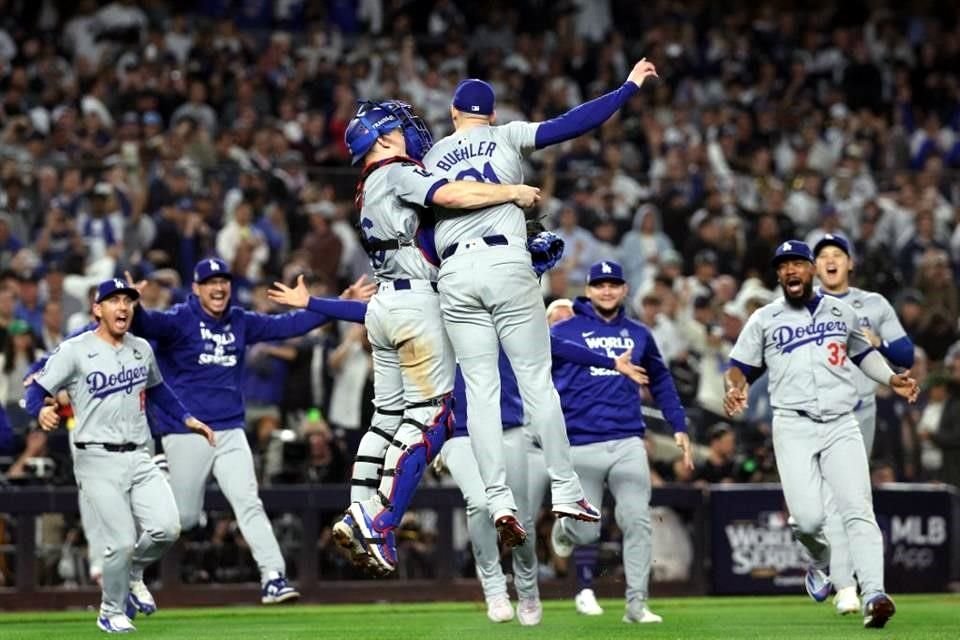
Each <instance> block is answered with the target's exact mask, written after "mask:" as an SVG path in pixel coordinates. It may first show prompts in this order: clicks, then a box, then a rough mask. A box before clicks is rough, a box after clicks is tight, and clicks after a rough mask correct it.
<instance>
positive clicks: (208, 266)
mask: <svg viewBox="0 0 960 640" xmlns="http://www.w3.org/2000/svg"><path fill="white" fill-rule="evenodd" d="M210 278H226V279H227V280H233V274H232V273H230V267H228V266H227V263H226V262H224V261H223V260H221V259H220V258H204V259H203V260H201V261H200V262H198V263H197V266H195V267H194V268H193V281H194V282H196V283H197V284H200V283H201V282H204V281H206V280H209V279H210Z"/></svg>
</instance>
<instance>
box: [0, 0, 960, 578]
mask: <svg viewBox="0 0 960 640" xmlns="http://www.w3.org/2000/svg"><path fill="white" fill-rule="evenodd" d="M474 4H475V5H476V6H474ZM867 5H869V6H871V7H873V8H871V9H868V8H867ZM0 6H2V8H3V12H2V16H3V17H2V18H0V345H2V349H0V404H2V406H3V408H4V409H5V423H4V426H0V460H2V461H4V462H0V471H2V473H0V478H3V480H0V482H3V481H5V482H13V483H29V482H52V483H70V482H72V478H71V471H70V462H69V454H68V447H67V446H66V436H65V435H64V434H63V433H59V434H52V435H48V434H45V433H43V432H40V431H37V430H35V429H32V428H31V424H30V421H29V419H28V416H27V415H26V413H25V412H24V411H23V409H22V408H21V407H20V401H21V400H22V397H23V386H22V384H21V380H22V378H23V375H24V372H25V371H26V370H27V368H28V367H29V365H30V363H32V362H33V361H34V360H35V359H36V358H38V357H39V356H40V354H41V353H42V352H43V351H45V350H49V349H52V348H53V347H54V346H55V345H56V344H57V343H58V341H60V340H61V339H62V337H63V336H64V335H66V334H67V333H69V332H70V331H71V330H73V329H75V328H77V327H79V326H82V325H84V324H86V322H88V320H89V303H90V291H91V286H92V285H94V284H95V283H97V282H99V281H100V280H102V279H104V278H107V277H112V276H114V275H122V274H123V273H124V272H125V271H127V270H129V271H131V272H132V273H133V274H134V276H135V277H137V278H144V279H146V280H147V281H148V283H149V285H148V287H147V289H146V291H145V293H144V295H143V299H142V304H143V305H144V306H146V307H148V308H152V309H163V308H166V307H168V306H169V305H171V304H173V303H175V302H177V301H180V300H182V299H184V297H185V296H186V295H187V294H188V293H189V286H190V282H191V269H192V267H193V264H194V263H195V261H196V260H197V259H199V258H201V257H204V256H207V255H213V254H216V255H219V256H220V257H222V258H223V259H225V260H226V261H227V262H228V263H229V264H230V265H231V270H232V273H233V274H234V289H233V291H234V296H235V301H236V302H237V303H239V304H243V305H245V306H247V307H249V308H252V309H256V310H260V311H267V312H272V311H277V309H274V307H273V305H272V303H271V302H270V301H269V299H268V298H267V297H266V290H267V288H268V287H269V285H270V284H271V283H272V282H273V281H274V280H283V281H285V282H290V281H292V280H294V279H295V277H296V276H297V275H298V274H301V273H303V274H306V275H307V276H308V280H309V282H310V285H311V289H312V292H313V293H314V294H316V295H322V294H328V295H329V294H334V293H335V292H337V291H339V290H340V289H342V288H343V286H344V285H345V284H346V283H348V282H350V281H352V280H354V279H355V278H357V277H358V276H360V275H362V274H364V273H368V272H369V266H368V264H367V261H366V256H365V254H364V252H363V250H362V248H361V247H360V244H359V241H358V238H357V235H356V233H355V231H354V229H353V227H352V225H351V215H352V212H353V203H352V189H353V183H354V179H355V176H356V171H355V170H354V169H351V168H350V167H349V156H348V154H347V151H346V148H345V146H344V144H343V132H344V128H345V126H346V124H347V122H348V121H349V119H350V118H351V117H352V115H353V113H354V109H355V102H356V100H357V99H358V98H368V99H374V100H375V99H380V98H397V97H399V98H403V99H406V100H408V101H409V102H410V103H411V104H413V105H414V107H415V108H416V110H417V111H418V112H420V113H421V114H423V115H424V117H425V119H426V120H427V122H428V123H429V125H430V127H431V129H432V131H433V135H434V137H435V138H436V137H440V136H442V135H444V134H445V133H447V132H448V131H449V130H450V128H451V127H450V123H449V112H448V106H449V102H450V96H451V95H452V91H453V87H454V86H455V85H456V83H457V82H458V81H459V80H460V79H461V78H463V77H465V76H477V77H482V78H485V79H487V80H489V81H490V82H491V83H492V84H493V85H494V87H495V88H496V90H497V96H498V97H497V100H498V104H497V114H498V121H499V122H501V123H502V122H509V121H511V120H518V119H527V120H533V121H540V120H544V119H547V118H550V117H552V116H555V115H558V114H560V113H562V112H564V111H566V110H567V109H568V108H570V107H572V106H574V105H576V104H579V103H580V102H582V101H583V100H585V99H588V98H590V97H593V96H595V95H599V94H600V93H602V92H604V91H607V90H609V89H611V88H613V87H614V86H616V85H617V84H618V83H619V82H620V81H621V79H622V78H624V77H626V74H627V71H628V69H629V67H630V66H631V65H632V62H633V61H635V60H637V59H639V58H640V57H641V56H646V57H647V58H648V59H650V60H653V61H654V62H655V63H656V65H657V69H658V71H659V76H660V80H659V82H656V83H651V87H652V88H651V89H650V90H647V88H646V87H645V88H644V90H643V91H641V92H640V93H638V95H636V96H635V97H634V98H633V99H632V101H631V102H630V103H629V104H628V105H627V106H626V107H625V108H624V109H623V110H622V112H621V114H620V115H619V116H618V117H615V118H614V119H613V120H611V121H610V122H609V123H608V124H607V125H605V126H604V127H603V128H602V130H600V132H599V133H598V134H597V135H586V136H583V137H581V138H579V139H577V140H574V141H573V142H571V143H569V144H568V145H566V146H564V147H562V148H561V149H560V150H559V151H555V152H540V153H537V154H534V156H532V157H531V158H530V161H529V167H528V168H529V171H528V172H527V175H528V181H529V182H530V183H532V184H538V185H540V186H542V188H543V192H544V198H543V201H542V203H541V206H540V210H539V211H538V212H536V215H539V216H541V217H543V220H544V222H546V223H547V224H548V226H550V227H553V228H555V230H556V231H557V232H558V233H560V235H561V236H562V237H563V238H564V239H565V241H566V247H567V255H566V258H565V259H564V261H563V262H562V263H561V265H560V267H558V268H557V269H555V270H554V271H553V272H551V273H549V274H548V275H547V276H546V277H545V278H544V279H543V286H544V297H545V300H546V301H548V302H549V301H550V300H553V299H556V298H558V297H568V296H573V295H578V294H579V293H580V292H581V290H582V285H583V282H584V278H585V270H586V269H587V267H588V266H589V265H590V264H591V263H593V262H595V261H597V260H600V259H614V260H617V261H619V262H620V263H621V264H622V265H623V267H624V270H625V272H626V276H627V279H628V282H629V284H630V288H631V292H632V298H631V301H632V303H631V310H632V312H633V314H635V316H636V317H638V318H640V319H641V320H642V321H643V322H645V323H646V324H647V325H649V326H650V327H651V328H652V329H653V331H654V334H655V336H656V338H657V341H658V344H659V346H660V348H661V350H662V352H663V353H664V355H665V357H666V358H668V359H669V361H670V364H671V368H672V370H673V372H674V374H675V377H676V380H677V383H678V387H679V389H680V391H681V393H682V396H683V399H684V402H685V406H686V407H687V408H688V415H689V418H690V421H691V430H692V433H693V434H694V435H695V436H696V438H697V440H698V441H699V442H700V443H701V445H702V447H701V455H700V463H699V465H698V468H697V469H696V470H695V471H694V472H693V473H692V474H688V473H684V472H683V471H682V470H681V469H680V465H675V464H672V461H671V460H670V459H669V458H663V459H657V460H656V466H655V468H656V470H657V473H658V476H660V477H661V478H662V479H663V480H664V481H676V482H727V481H731V482H749V481H757V480H775V479H776V471H775V468H774V467H773V462H772V454H771V448H770V447H771V445H770V438H769V424H770V408H769V403H768V402H766V401H765V394H764V390H763V385H762V384H758V385H756V386H755V387H754V392H753V397H752V401H751V407H750V411H749V412H748V414H747V415H746V417H745V418H744V419H743V420H742V421H739V422H731V421H729V420H727V419H726V418H725V417H723V415H722V414H723V410H722V400H723V382H722V372H723V367H724V363H725V361H726V358H727V355H728V353H729V350H730V349H731V347H732V343H733V341H734V340H735V338H736V336H737V335H738V333H739V332H740V330H741V328H742V326H743V323H744V322H745V320H746V318H747V317H748V315H749V313H750V312H751V311H752V310H754V309H755V308H757V307H758V306H761V305H762V304H765V303H766V302H767V301H769V300H771V299H772V297H773V296H775V295H777V294H778V293H777V292H776V291H775V282H774V274H773V273H772V271H771V269H770V268H769V258H770V256H771V255H772V253H773V251H774V248H775V247H776V246H777V245H778V244H779V243H781V242H782V241H784V240H786V239H789V238H801V239H806V240H807V241H808V242H810V243H811V244H812V243H813V242H815V241H816V240H817V239H819V238H820V237H822V236H823V234H825V233H836V234H841V235H844V236H846V237H847V238H848V239H849V240H850V241H851V244H852V245H853V247H854V257H855V271H854V280H855V284H856V285H857V286H861V287H863V288H865V289H869V290H874V291H878V292H880V293H882V294H884V295H885V296H886V297H887V298H888V299H890V300H891V301H893V302H895V306H896V309H897V312H898V314H899V315H900V318H901V321H902V323H903V325H904V326H905V327H906V328H907V330H908V332H909V333H910V334H911V336H912V337H913V339H914V342H915V344H916V345H917V366H916V368H915V369H914V371H913V373H914V376H915V377H916V378H917V379H918V380H919V381H921V382H922V383H923V388H924V392H923V395H922V398H921V401H920V402H919V403H918V404H917V405H914V406H912V407H908V406H907V405H906V404H904V403H902V402H900V401H898V400H895V399H894V398H892V397H885V396H882V395H881V396H880V398H879V402H878V435H877V442H876V446H875V451H874V453H875V456H874V463H875V469H876V470H875V474H876V479H877V481H878V482H879V481H892V480H900V481H920V480H924V481H926V480H933V481H946V482H951V483H953V484H960V342H958V340H960V327H958V317H960V291H958V286H957V281H958V279H957V276H958V274H960V225H958V224H957V223H958V214H960V180H958V175H960V174H958V173H957V171H958V170H960V71H958V70H960V20H958V10H957V7H949V6H946V5H944V6H941V7H940V8H939V9H938V13H936V14H934V13H927V14H921V13H916V14H915V13H914V12H913V11H912V10H911V9H910V8H909V7H907V6H905V5H901V4H899V3H857V2H849V3H847V2H845V3H839V4H834V5H828V4H822V6H819V7H815V8H805V9H789V8H787V9H785V8H784V7H782V6H780V5H779V4H777V5H775V4H774V3H763V2H760V3H747V2H744V3H733V5H732V7H730V6H726V5H724V7H723V8H722V9H721V8H720V7H719V6H713V3H709V2H705V1H703V0H700V1H697V0H694V1H692V2H685V3H682V4H679V3H675V2H667V1H656V2H646V3H635V2H629V1H626V0H570V1H566V2H543V1H542V0H521V1H513V2H495V3H489V4H487V3H483V6H482V8H481V3H454V2H451V1H450V0H424V1H422V2H403V1H401V0H362V1H360V2H332V1H331V2H326V3H306V2H298V1H292V2H284V3H273V2H267V1H254V2H231V1H230V0H203V1H201V2H198V3H182V2H161V1H157V0H153V1H147V2H133V1H132V0H117V1H115V2H110V3H103V2H94V1H93V0H80V1H79V2H78V3H76V4H75V5H74V4H71V3H59V2H54V1H52V0H42V1H39V0H38V1H37V2H32V3H27V2H22V1H17V0H8V1H6V2H0ZM248 365H249V366H248V375H247V379H246V386H245V394H246V398H247V402H248V405H249V411H248V436H249V439H250V442H251V445H252V448H253V450H254V453H255V457H256V460H257V465H258V473H259V475H260V477H261V480H262V483H263V484H265V485H269V484H272V483H291V482H308V483H344V482H345V481H346V479H347V477H348V471H349V465H350V460H351V455H352V451H353V447H354V445H355V443H356V441H357V440H358V439H359V436H360V434H361V433H362V430H363V429H365V428H366V426H367V425H368V424H369V422H370V415H371V411H372V406H371V404H370V398H371V397H372V371H371V363H370V357H369V352H368V345H366V344H365V341H364V335H363V331H362V329H361V328H358V327H351V326H349V325H341V326H338V325H328V326H326V327H322V328H320V329H317V330H315V331H314V332H313V333H311V334H310V335H308V336H306V337H304V338H302V339H297V340H292V341H289V342H283V343H277V344H271V345H258V346H256V347H254V348H252V350H251V353H250V354H249V356H248ZM653 428H654V431H656V429H657V423H656V420H655V419H654V420H653ZM67 528H68V529H69V527H67ZM210 530H211V531H212V532H213V537H214V540H215V543H216V541H220V544H221V546H220V547H215V548H216V549H222V548H223V545H225V544H227V542H229V541H230V540H231V539H233V538H232V537H233V536H237V535H238V534H237V533H236V529H235V527H233V528H231V523H230V521H229V519H222V520H217V521H216V522H214V523H211V525H210ZM70 531H73V533H72V534H69V535H66V536H65V537H64V536H61V537H60V539H61V540H66V542H63V544H64V545H67V544H69V541H70V540H71V535H73V536H76V532H75V531H74V530H72V529H70ZM215 543H211V544H215ZM236 545H239V546H242V541H240V542H238V543H236ZM227 546H229V545H227ZM210 553H214V552H210ZM216 553H221V554H222V555H216ZM216 553H214V556H209V555H208V556H205V557H204V558H201V559H199V560H197V561H196V563H195V564H196V566H197V572H198V575H201V574H202V573H203V572H204V571H207V573H209V571H208V570H207V569H204V567H220V566H226V565H228V564H229V563H228V562H226V561H224V560H223V557H227V556H229V553H227V552H222V551H218V552H216ZM62 564H64V567H66V565H67V564H69V563H63V562H62ZM62 572H67V573H69V571H68V570H67V569H66V568H64V569H63V571H62ZM0 574H2V571H0ZM221 577H222V576H221ZM197 579H201V578H197ZM225 579H226V578H225Z"/></svg>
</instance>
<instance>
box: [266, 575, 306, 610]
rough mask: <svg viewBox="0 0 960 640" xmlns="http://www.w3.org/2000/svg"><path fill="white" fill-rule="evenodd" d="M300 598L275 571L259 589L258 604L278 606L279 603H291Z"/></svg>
mask: <svg viewBox="0 0 960 640" xmlns="http://www.w3.org/2000/svg"><path fill="white" fill-rule="evenodd" d="M299 598H300V592H299V591H297V590H296V589H294V588H293V587H292V586H290V583H289V582H287V578H286V577H285V576H284V575H283V574H282V573H278V572H276V571H274V572H272V573H271V574H270V578H269V579H268V580H267V581H266V582H265V583H264V584H263V587H262V588H261V589H260V602H262V603H263V604H280V603H281V602H292V601H293V600H297V599H299Z"/></svg>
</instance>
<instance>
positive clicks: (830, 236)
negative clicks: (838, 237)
mask: <svg viewBox="0 0 960 640" xmlns="http://www.w3.org/2000/svg"><path fill="white" fill-rule="evenodd" d="M823 239H824V240H833V234H832V233H828V234H826V235H825V236H823Z"/></svg>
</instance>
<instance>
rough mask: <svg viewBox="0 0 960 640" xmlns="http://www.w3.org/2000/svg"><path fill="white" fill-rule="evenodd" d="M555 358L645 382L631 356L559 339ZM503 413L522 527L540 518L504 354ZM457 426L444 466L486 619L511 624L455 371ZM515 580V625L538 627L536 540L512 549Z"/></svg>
mask: <svg viewBox="0 0 960 640" xmlns="http://www.w3.org/2000/svg"><path fill="white" fill-rule="evenodd" d="M550 346H551V355H552V356H553V358H554V360H555V361H557V362H572V363H577V364H579V365H581V366H586V367H595V368H597V369H602V370H604V371H611V372H619V373H620V374H622V375H623V376H626V377H629V378H631V379H632V380H634V381H636V382H637V383H638V384H645V383H646V382H647V378H646V375H645V372H644V371H643V369H642V368H641V367H639V366H637V365H636V364H634V363H632V362H631V360H630V357H631V354H632V351H631V350H629V349H628V350H627V351H625V352H624V353H622V354H620V355H618V356H613V355H611V354H608V353H604V354H598V353H595V352H593V351H591V350H589V349H586V348H584V347H582V346H580V345H579V344H576V343H574V342H570V341H567V340H561V339H559V338H552V339H551V341H550ZM498 367H499V373H500V413H501V419H502V420H503V431H504V435H503V438H504V452H505V454H506V461H507V483H508V486H509V487H510V488H511V490H513V491H514V493H515V495H517V496H518V497H519V498H520V502H519V504H518V506H519V507H520V510H519V513H520V514H521V517H522V518H523V519H524V521H526V522H529V521H532V520H533V519H534V518H536V510H537V509H538V508H539V503H538V504H537V505H528V504H525V498H526V495H527V493H528V489H527V487H528V474H527V471H528V460H527V453H528V451H529V442H528V438H527V437H526V435H525V434H524V432H523V429H520V428H518V427H522V426H523V403H522V401H521V399H520V392H519V390H518V388H517V379H516V376H514V374H513V370H512V369H511V368H510V362H509V360H507V357H506V354H504V353H503V352H502V351H501V352H500V357H499V361H498ZM453 397H454V415H455V416H456V420H455V423H454V425H455V426H454V434H453V437H452V438H451V439H450V440H448V441H447V443H446V444H445V445H444V446H443V451H442V459H443V465H444V466H445V467H446V468H447V469H448V470H449V471H450V475H451V476H452V477H453V479H454V481H455V482H456V483H457V486H458V487H459V488H460V491H461V492H462V493H463V498H464V501H465V503H466V511H467V529H468V531H469V533H470V542H471V544H472V546H473V554H474V558H475V560H476V567H477V577H478V578H479V579H480V584H481V586H482V587H483V594H484V598H485V599H486V602H487V617H488V618H490V620H491V621H493V622H507V621H509V620H512V619H513V608H512V607H511V606H510V597H509V595H508V594H507V582H506V578H505V577H504V575H503V570H502V568H501V566H500V551H499V548H498V546H497V533H496V529H495V528H494V526H493V522H492V520H490V515H489V510H488V508H487V504H486V489H485V486H484V484H483V480H482V479H481V477H480V469H479V466H478V465H477V460H476V458H475V457H474V454H473V448H472V447H471V446H470V434H469V433H468V432H469V421H468V419H467V407H468V406H469V405H468V403H467V399H466V385H465V383H464V379H463V374H462V372H461V371H460V368H459V367H458V368H457V372H456V381H455V383H454V386H453ZM513 566H514V578H515V584H516V588H517V597H518V600H519V602H518V604H517V619H518V620H519V621H520V624H521V625H524V626H532V625H536V624H539V623H540V620H541V618H542V616H543V607H542V606H541V604H540V592H539V588H538V585H537V557H536V552H535V549H534V544H533V541H532V540H527V542H525V543H524V544H522V545H520V546H517V547H514V549H513Z"/></svg>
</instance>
